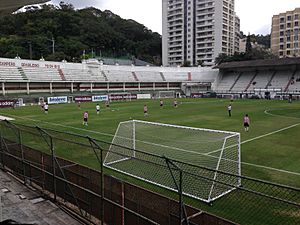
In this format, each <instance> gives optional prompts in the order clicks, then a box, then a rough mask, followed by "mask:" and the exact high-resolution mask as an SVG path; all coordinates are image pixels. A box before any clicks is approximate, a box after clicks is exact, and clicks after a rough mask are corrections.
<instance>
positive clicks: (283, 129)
mask: <svg viewBox="0 0 300 225" xmlns="http://www.w3.org/2000/svg"><path fill="white" fill-rule="evenodd" d="M299 125H300V123H296V124H294V125H291V126H288V127H284V128H281V129H279V130H275V131H273V132H270V133H267V134H264V135H260V136H258V137H255V138H251V139H248V140H245V141H242V142H241V144H246V143H248V142H251V141H255V140H258V139H261V138H264V137H268V136H271V135H273V134H277V133H280V132H282V131H285V130H288V129H291V128H294V127H297V126H299Z"/></svg>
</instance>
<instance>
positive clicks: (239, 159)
mask: <svg viewBox="0 0 300 225" xmlns="http://www.w3.org/2000/svg"><path fill="white" fill-rule="evenodd" d="M238 135H239V140H238V142H239V143H238V167H239V176H241V175H242V168H241V167H242V166H241V162H242V159H241V134H238ZM238 185H239V186H241V185H242V178H241V177H239V181H238Z"/></svg>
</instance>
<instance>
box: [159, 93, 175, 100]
mask: <svg viewBox="0 0 300 225" xmlns="http://www.w3.org/2000/svg"><path fill="white" fill-rule="evenodd" d="M163 93H172V94H173V96H172V97H168V96H166V97H162V96H161V94H163ZM158 98H163V99H167V98H175V91H159V92H158Z"/></svg>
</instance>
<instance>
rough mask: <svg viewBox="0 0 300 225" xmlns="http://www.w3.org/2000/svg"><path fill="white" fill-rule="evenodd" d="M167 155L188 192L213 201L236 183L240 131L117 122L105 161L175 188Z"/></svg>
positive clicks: (165, 186) (167, 186) (129, 172)
mask: <svg viewBox="0 0 300 225" xmlns="http://www.w3.org/2000/svg"><path fill="white" fill-rule="evenodd" d="M166 159H171V160H172V162H173V163H174V164H175V165H176V167H178V168H180V169H181V170H182V176H183V177H182V178H183V179H182V188H183V193H184V194H185V195H187V196H190V197H193V198H197V199H200V200H202V201H205V202H212V201H214V200H215V199H218V198H220V197H221V196H223V195H225V194H227V193H229V192H231V191H232V190H234V189H236V187H238V186H240V184H241V181H240V175H241V166H240V134H239V133H234V132H226V131H217V130H210V129H201V128H193V127H184V126H177V125H169V124H162V123H153V122H145V121H138V120H131V121H126V122H121V123H120V124H119V126H118V128H117V130H116V133H115V135H114V138H113V141H112V144H111V145H110V148H109V150H108V153H107V155H106V157H105V160H104V166H105V167H108V168H110V169H113V170H116V171H119V172H121V173H124V174H127V175H130V176H133V177H135V178H138V179H141V180H144V181H147V182H150V183H152V184H155V185H158V186H161V187H164V188H167V189H170V190H174V191H176V190H177V188H178V187H177V186H176V185H175V183H174V178H175V179H179V170H178V169H176V168H170V167H169V166H168V165H167V163H166Z"/></svg>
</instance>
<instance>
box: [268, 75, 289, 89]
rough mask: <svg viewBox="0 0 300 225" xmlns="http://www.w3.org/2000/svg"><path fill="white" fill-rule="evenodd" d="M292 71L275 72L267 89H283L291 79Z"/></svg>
mask: <svg viewBox="0 0 300 225" xmlns="http://www.w3.org/2000/svg"><path fill="white" fill-rule="evenodd" d="M291 76H292V71H284V70H283V71H277V72H276V74H275V76H274V77H273V79H272V81H271V82H270V84H269V86H268V88H276V89H282V90H283V89H285V88H286V87H287V85H288V83H289V81H290V79H291Z"/></svg>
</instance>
